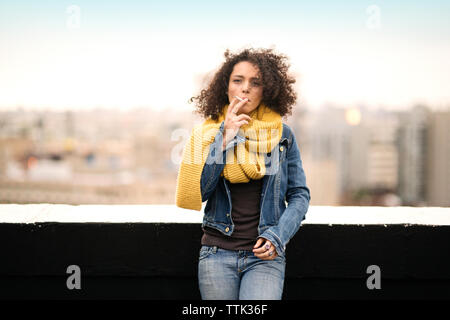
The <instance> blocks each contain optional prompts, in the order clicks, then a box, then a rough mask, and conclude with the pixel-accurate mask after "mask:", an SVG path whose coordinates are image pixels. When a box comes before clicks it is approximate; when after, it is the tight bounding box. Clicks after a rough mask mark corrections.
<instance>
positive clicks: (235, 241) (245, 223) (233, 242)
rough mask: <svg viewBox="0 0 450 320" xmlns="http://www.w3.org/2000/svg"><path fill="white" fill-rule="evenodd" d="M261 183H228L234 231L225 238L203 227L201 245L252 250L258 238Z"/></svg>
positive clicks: (213, 230) (215, 231)
mask: <svg viewBox="0 0 450 320" xmlns="http://www.w3.org/2000/svg"><path fill="white" fill-rule="evenodd" d="M262 181H263V180H262V179H260V180H251V179H250V181H249V182H247V183H229V186H230V194H231V204H232V211H231V218H232V220H233V223H234V231H233V233H232V234H231V236H226V235H224V234H223V233H221V232H220V231H218V230H215V229H212V228H208V227H205V228H203V237H202V240H201V243H202V245H208V246H218V247H219V248H223V249H227V250H252V249H253V246H254V245H255V243H256V238H257V237H258V225H259V211H260V204H259V202H260V200H261V188H262Z"/></svg>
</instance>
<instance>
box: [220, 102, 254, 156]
mask: <svg viewBox="0 0 450 320" xmlns="http://www.w3.org/2000/svg"><path fill="white" fill-rule="evenodd" d="M247 101H248V99H247V98H246V99H244V100H243V101H239V100H238V99H237V98H234V99H233V101H231V103H230V105H229V106H228V110H227V114H226V115H225V124H224V132H225V134H224V139H223V144H222V150H225V146H226V145H227V144H228V143H229V142H230V141H231V140H233V138H234V137H235V136H236V134H237V133H238V131H239V128H240V127H241V126H243V125H244V124H248V123H249V121H251V120H252V118H251V117H250V116H249V115H247V114H245V113H242V114H240V115H238V114H237V113H238V112H239V110H240V109H241V108H242V106H244V105H245V104H246V103H247Z"/></svg>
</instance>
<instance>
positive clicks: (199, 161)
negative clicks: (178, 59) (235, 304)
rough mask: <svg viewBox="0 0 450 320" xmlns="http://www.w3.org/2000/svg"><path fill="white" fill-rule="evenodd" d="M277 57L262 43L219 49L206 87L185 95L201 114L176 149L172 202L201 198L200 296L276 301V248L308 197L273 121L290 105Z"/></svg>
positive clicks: (192, 204) (280, 268)
mask: <svg viewBox="0 0 450 320" xmlns="http://www.w3.org/2000/svg"><path fill="white" fill-rule="evenodd" d="M286 59H287V58H286V56H284V55H280V54H275V53H274V52H273V50H271V49H259V50H255V49H245V50H243V51H242V52H240V53H237V54H231V53H230V52H229V51H228V50H227V51H226V52H225V62H224V63H223V65H222V66H221V68H220V69H219V71H218V72H217V73H216V74H215V76H214V78H213V79H212V81H211V83H210V84H209V87H208V88H207V89H204V90H202V91H201V93H200V95H199V96H197V97H193V98H191V100H190V101H191V102H192V101H194V100H196V102H197V112H198V113H200V114H202V115H203V116H204V118H205V119H206V120H205V121H204V122H203V123H202V124H201V125H199V126H196V127H195V128H194V129H193V132H192V134H191V137H190V139H189V140H188V142H187V144H186V146H185V149H184V151H183V159H182V162H181V165H180V170H179V173H178V178H177V191H176V203H177V206H179V207H182V208H186V209H193V210H198V211H200V210H201V205H202V202H204V201H207V203H206V206H205V210H204V218H203V224H202V229H203V236H202V239H201V244H202V247H201V249H200V255H199V263H198V281H199V288H200V293H201V297H202V299H214V300H236V299H243V300H253V299H272V300H279V299H281V297H282V293H283V284H284V274H285V265H286V244H287V243H288V242H289V240H290V239H291V238H292V237H293V236H294V234H295V233H296V232H297V230H298V229H299V227H300V224H301V222H302V220H303V219H304V218H305V214H306V212H307V210H308V207H309V201H310V192H309V189H308V187H307V186H306V178H305V174H304V171H303V168H302V161H301V158H300V153H299V149H298V146H297V143H296V139H295V136H294V134H293V132H292V131H291V129H290V128H289V127H288V126H287V125H286V124H284V123H282V121H281V118H282V116H285V115H288V114H291V110H292V106H293V105H294V104H295V102H296V94H295V92H294V90H293V88H292V85H293V83H295V79H293V78H291V77H290V76H288V74H287V71H288V65H287V64H286V62H285V60H286ZM286 202H287V203H288V205H287V207H286Z"/></svg>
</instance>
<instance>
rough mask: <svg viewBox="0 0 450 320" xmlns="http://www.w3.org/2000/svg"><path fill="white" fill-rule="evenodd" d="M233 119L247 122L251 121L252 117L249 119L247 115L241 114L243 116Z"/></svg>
mask: <svg viewBox="0 0 450 320" xmlns="http://www.w3.org/2000/svg"><path fill="white" fill-rule="evenodd" d="M235 119H237V120H247V121H251V120H252V117H250V116H249V115H247V114H245V113H243V114H240V115H238V116H236V118H235Z"/></svg>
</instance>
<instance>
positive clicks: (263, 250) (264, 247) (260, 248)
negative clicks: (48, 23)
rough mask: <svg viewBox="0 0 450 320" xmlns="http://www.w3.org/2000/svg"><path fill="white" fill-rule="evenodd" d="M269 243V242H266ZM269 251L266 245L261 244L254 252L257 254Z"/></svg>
mask: <svg viewBox="0 0 450 320" xmlns="http://www.w3.org/2000/svg"><path fill="white" fill-rule="evenodd" d="M266 243H267V242H266ZM266 251H267V249H266V246H265V245H261V246H260V247H259V248H256V249H253V252H254V253H255V254H261V253H265V252H266Z"/></svg>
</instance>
